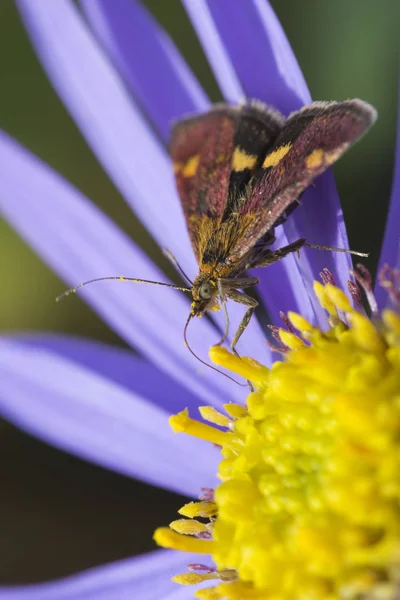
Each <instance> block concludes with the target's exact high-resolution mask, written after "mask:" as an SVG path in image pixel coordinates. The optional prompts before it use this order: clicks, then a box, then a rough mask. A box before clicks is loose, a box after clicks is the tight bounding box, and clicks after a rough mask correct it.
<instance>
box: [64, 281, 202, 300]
mask: <svg viewBox="0 0 400 600" xmlns="http://www.w3.org/2000/svg"><path fill="white" fill-rule="evenodd" d="M98 281H132V282H133V283H143V284H146V285H161V286H162V287H169V288H172V289H173V290H179V291H181V292H190V291H191V288H186V287H180V286H178V285H172V284H171V283H161V282H160V281H150V280H149V279H136V278H134V277H123V276H122V275H121V276H120V277H99V278H97V279H90V280H89V281H84V282H83V283H80V284H79V285H77V286H75V287H72V288H69V289H68V290H65V292H63V293H62V294H60V295H59V296H57V298H56V302H59V301H60V300H62V299H63V298H65V297H66V296H69V295H70V294H75V293H76V292H77V291H78V290H79V289H80V288H83V287H85V286H86V285H89V284H90V283H97V282H98Z"/></svg>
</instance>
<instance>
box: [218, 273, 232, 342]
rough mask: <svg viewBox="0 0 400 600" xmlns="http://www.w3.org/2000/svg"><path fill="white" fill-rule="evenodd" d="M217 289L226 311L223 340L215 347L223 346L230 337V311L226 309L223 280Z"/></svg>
mask: <svg viewBox="0 0 400 600" xmlns="http://www.w3.org/2000/svg"><path fill="white" fill-rule="evenodd" d="M217 288H218V294H219V299H220V301H221V305H222V310H223V311H224V315H225V330H224V333H223V336H222V338H221V339H220V341H219V342H218V343H217V344H215V345H216V346H222V344H223V343H224V342H225V340H226V338H227V337H228V335H229V315H228V310H227V308H226V293H225V289H224V284H223V280H222V279H218V280H217Z"/></svg>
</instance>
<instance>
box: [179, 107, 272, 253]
mask: <svg viewBox="0 0 400 600" xmlns="http://www.w3.org/2000/svg"><path fill="white" fill-rule="evenodd" d="M283 122H284V121H283V118H282V117H281V116H280V115H279V114H278V113H275V111H268V110H265V109H264V108H262V107H261V106H260V105H259V104H258V103H254V102H253V103H248V104H246V105H245V106H242V107H238V108H235V107H230V106H227V105H216V106H214V107H213V108H212V109H211V110H210V111H209V112H208V113H206V114H204V115H200V116H197V117H192V118H188V119H185V120H183V121H180V122H179V123H177V124H176V125H175V127H174V128H173V131H172V139H171V143H170V153H171V156H172V159H173V162H174V170H175V177H176V183H177V188H178V193H179V196H180V199H181V203H182V207H183V211H184V214H185V217H186V223H187V227H188V230H189V235H190V238H191V241H192V245H193V249H194V251H195V254H196V257H197V260H198V262H199V264H202V262H203V259H204V253H205V252H206V248H207V246H208V241H209V239H210V237H211V236H212V235H213V234H215V232H216V230H217V229H218V225H219V224H220V223H221V221H222V220H223V219H225V218H226V217H227V215H229V213H230V211H231V200H232V199H233V198H237V197H238V196H240V194H242V193H243V192H244V189H245V186H246V184H248V182H249V181H250V178H251V176H252V174H253V173H254V172H255V171H256V170H257V169H259V168H260V166H261V165H262V162H263V160H264V157H265V155H266V153H267V150H268V148H269V147H270V146H271V144H272V143H273V142H274V140H275V139H276V137H277V135H278V133H279V131H280V129H281V126H282V124H283Z"/></svg>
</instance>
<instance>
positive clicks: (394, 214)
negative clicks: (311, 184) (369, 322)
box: [375, 92, 400, 308]
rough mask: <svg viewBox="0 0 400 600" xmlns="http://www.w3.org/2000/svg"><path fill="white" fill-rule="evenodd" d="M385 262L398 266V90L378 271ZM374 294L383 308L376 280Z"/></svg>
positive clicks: (383, 298)
mask: <svg viewBox="0 0 400 600" xmlns="http://www.w3.org/2000/svg"><path fill="white" fill-rule="evenodd" d="M385 263H388V264H389V265H390V266H391V267H397V268H400V92H399V103H398V114H397V142H396V153H395V165H394V176H393V184H392V194H391V199H390V208H389V214H388V217H387V221H386V229H385V237H384V239H383V244H382V250H381V256H380V261H379V267H378V273H379V271H380V270H381V268H382V267H383V265H384V264H385ZM375 296H376V299H377V301H378V306H379V307H380V308H384V307H385V306H386V305H387V303H388V296H387V293H386V292H385V290H384V289H383V288H382V287H381V286H380V285H379V282H378V280H377V283H376V286H375Z"/></svg>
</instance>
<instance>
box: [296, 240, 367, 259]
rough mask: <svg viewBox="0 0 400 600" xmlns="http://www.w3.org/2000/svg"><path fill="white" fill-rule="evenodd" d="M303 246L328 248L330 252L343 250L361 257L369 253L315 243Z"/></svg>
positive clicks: (320, 248) (365, 256)
mask: <svg viewBox="0 0 400 600" xmlns="http://www.w3.org/2000/svg"><path fill="white" fill-rule="evenodd" d="M304 246H307V248H315V249H316V250H329V251H331V252H345V253H346V254H353V255H354V256H362V257H363V258H368V256H369V254H366V253H365V252H356V250H347V249H346V248H334V247H333V246H318V245H317V244H307V243H305V244H304Z"/></svg>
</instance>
